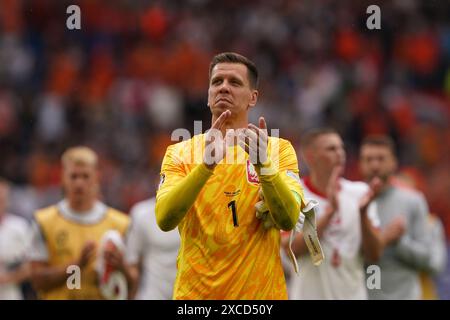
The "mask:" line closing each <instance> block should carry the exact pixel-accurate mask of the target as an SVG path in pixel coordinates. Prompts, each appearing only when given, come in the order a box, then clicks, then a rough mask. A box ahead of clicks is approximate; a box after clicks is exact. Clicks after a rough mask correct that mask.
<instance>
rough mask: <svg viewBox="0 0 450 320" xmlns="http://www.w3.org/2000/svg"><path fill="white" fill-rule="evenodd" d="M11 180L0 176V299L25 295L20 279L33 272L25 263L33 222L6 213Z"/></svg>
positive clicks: (14, 298) (17, 298)
mask: <svg viewBox="0 0 450 320" xmlns="http://www.w3.org/2000/svg"><path fill="white" fill-rule="evenodd" d="M8 199H9V183H8V181H6V180H4V179H2V178H0V300H21V299H23V295H22V291H21V288H20V284H21V282H23V281H25V280H27V279H28V278H29V275H30V270H29V266H28V264H27V263H26V261H25V259H26V251H27V249H28V245H29V240H30V237H29V232H30V226H29V225H28V222H27V221H26V220H25V219H24V218H22V217H19V216H17V215H13V214H10V213H7V211H6V210H7V206H8Z"/></svg>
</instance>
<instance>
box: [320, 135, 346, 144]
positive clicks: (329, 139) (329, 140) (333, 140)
mask: <svg viewBox="0 0 450 320" xmlns="http://www.w3.org/2000/svg"><path fill="white" fill-rule="evenodd" d="M315 144H316V145H319V146H324V147H327V146H328V145H332V144H339V145H343V144H344V142H343V141H342V139H341V137H340V136H339V135H338V134H336V133H325V134H322V135H320V136H318V137H317V138H316V141H315Z"/></svg>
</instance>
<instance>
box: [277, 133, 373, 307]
mask: <svg viewBox="0 0 450 320" xmlns="http://www.w3.org/2000/svg"><path fill="white" fill-rule="evenodd" d="M302 151H303V155H304V158H305V161H306V164H307V165H308V167H309V169H310V175H309V176H308V177H305V178H303V179H302V182H301V183H302V186H303V190H304V192H305V198H309V199H315V200H317V201H318V202H319V205H318V207H317V208H316V214H317V232H318V235H319V238H320V240H321V244H322V249H323V252H324V255H325V259H324V261H323V262H322V264H321V265H320V266H314V264H313V263H312V261H311V259H310V257H309V255H308V254H307V248H306V245H305V241H304V240H303V235H302V233H299V234H297V236H296V238H295V240H294V243H293V246H292V249H293V251H294V253H295V255H296V256H297V258H298V261H299V268H300V272H299V276H293V277H292V278H291V283H290V286H289V287H290V292H289V298H290V299H302V300H304V299H367V291H366V285H365V271H364V260H366V261H369V262H374V261H376V260H378V258H379V257H380V255H381V253H382V240H381V235H380V231H379V230H378V227H379V219H378V216H377V212H376V207H375V205H374V204H370V203H371V201H372V200H373V198H374V197H375V194H376V191H377V188H378V187H379V181H376V180H375V181H372V183H371V187H369V186H368V185H367V184H365V183H363V182H351V181H349V180H346V179H343V178H342V177H340V176H341V174H342V171H343V167H344V165H345V151H344V145H343V142H342V139H341V138H340V136H339V135H338V134H337V133H336V131H334V130H332V129H316V130H314V131H311V132H309V133H308V134H307V135H305V138H304V140H303V144H302ZM369 204H370V206H369ZM287 240H288V239H287V238H284V239H283V242H284V248H287Z"/></svg>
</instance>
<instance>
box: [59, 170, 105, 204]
mask: <svg viewBox="0 0 450 320" xmlns="http://www.w3.org/2000/svg"><path fill="white" fill-rule="evenodd" d="M63 184H64V190H65V193H66V197H67V198H68V199H69V200H70V201H71V202H72V201H73V202H76V203H86V202H89V201H92V199H94V198H95V197H97V190H98V174H97V171H96V169H95V167H93V166H91V165H85V164H67V165H66V166H65V167H64V173H63Z"/></svg>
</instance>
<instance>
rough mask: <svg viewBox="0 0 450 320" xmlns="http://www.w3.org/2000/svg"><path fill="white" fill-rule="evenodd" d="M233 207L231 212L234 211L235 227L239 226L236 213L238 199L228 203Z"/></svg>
mask: <svg viewBox="0 0 450 320" xmlns="http://www.w3.org/2000/svg"><path fill="white" fill-rule="evenodd" d="M230 207H231V212H232V213H233V225H234V226H235V227H239V223H238V218H237V213H236V200H233V201H231V202H229V203H228V208H230Z"/></svg>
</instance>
